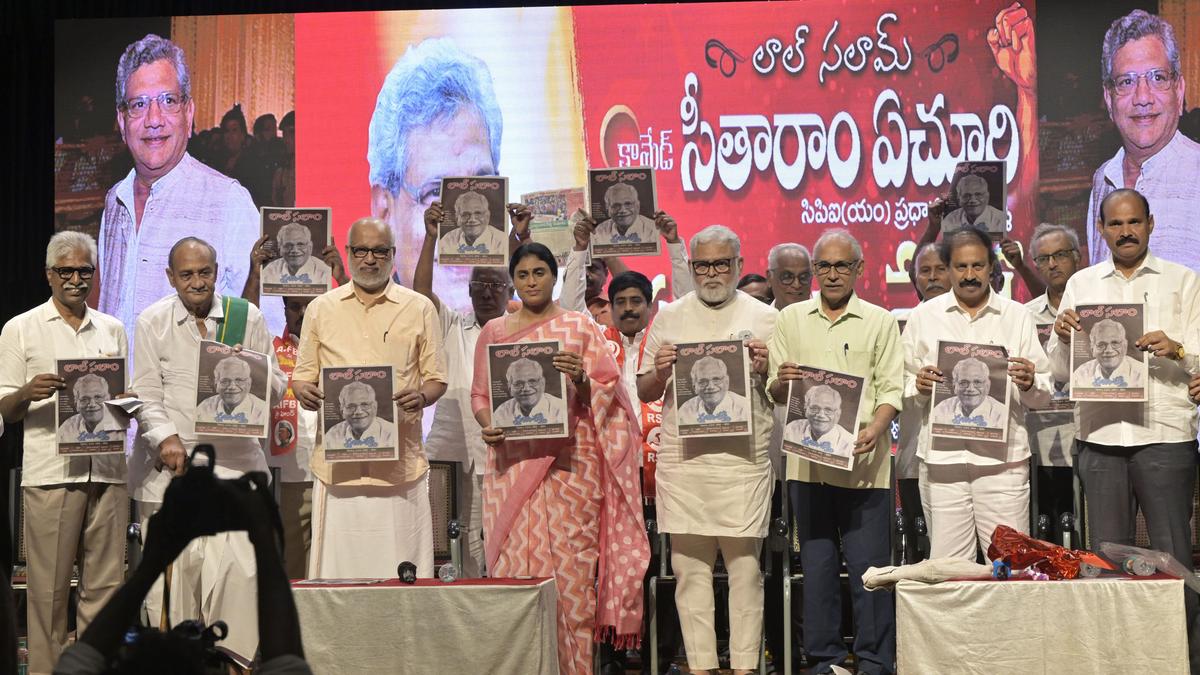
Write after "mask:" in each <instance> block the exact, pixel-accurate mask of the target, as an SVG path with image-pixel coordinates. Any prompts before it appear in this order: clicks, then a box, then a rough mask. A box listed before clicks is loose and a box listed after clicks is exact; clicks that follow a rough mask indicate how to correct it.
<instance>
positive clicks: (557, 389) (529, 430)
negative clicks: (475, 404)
mask: <svg viewBox="0 0 1200 675" xmlns="http://www.w3.org/2000/svg"><path fill="white" fill-rule="evenodd" d="M561 350H562V343H560V342H559V341H558V340H547V341H544V342H514V343H508V344H494V345H488V394H489V396H490V398H491V406H492V426H493V427H495V428H497V429H501V430H503V431H504V437H505V438H507V439H521V440H530V439H534V438H566V437H567V435H568V434H567V378H566V376H565V375H564V374H563V373H562V372H560V371H559V370H558V369H557V368H555V367H554V355H555V354H557V353H558V352H559V351H561Z"/></svg>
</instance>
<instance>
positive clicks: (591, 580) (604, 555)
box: [471, 312, 650, 673]
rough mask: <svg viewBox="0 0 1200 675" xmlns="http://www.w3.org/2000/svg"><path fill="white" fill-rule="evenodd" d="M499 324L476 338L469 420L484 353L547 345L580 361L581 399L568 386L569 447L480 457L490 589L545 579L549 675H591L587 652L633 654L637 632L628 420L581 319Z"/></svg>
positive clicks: (508, 446) (634, 439) (479, 399)
mask: <svg viewBox="0 0 1200 675" xmlns="http://www.w3.org/2000/svg"><path fill="white" fill-rule="evenodd" d="M507 320H508V317H500V318H498V319H495V320H493V321H491V322H489V323H488V324H487V325H486V326H484V328H483V330H482V332H481V333H480V336H479V343H478V345H477V347H476V351H475V377H474V381H473V386H472V388H471V404H472V409H473V410H474V411H480V410H485V409H490V403H489V398H488V388H489V387H488V381H487V373H488V366H487V353H488V352H487V346H488V345H490V344H499V343H509V342H538V341H545V340H558V341H559V342H560V343H561V344H562V350H563V351H565V352H575V353H578V354H581V355H582V356H583V362H584V369H585V371H586V372H587V373H588V376H589V377H590V379H591V397H590V400H589V401H588V402H587V403H582V402H580V401H579V400H578V396H577V394H576V388H575V385H574V384H573V383H571V382H570V381H569V380H568V385H567V392H566V395H567V398H568V401H569V413H570V419H569V424H568V429H569V430H570V431H571V433H572V436H571V437H570V438H564V439H553V440H535V441H506V442H505V443H504V444H502V445H500V446H495V447H490V448H488V459H487V470H486V473H485V474H484V505H483V527H484V544H485V547H486V555H487V565H488V569H489V572H490V574H491V575H492V576H496V577H514V576H548V577H553V578H554V580H555V586H556V587H557V590H558V661H559V667H560V670H561V671H562V672H563V673H590V672H591V669H592V644H593V641H596V640H602V641H609V642H612V643H613V644H614V645H615V646H617V647H618V648H627V647H634V646H636V645H637V644H638V642H639V634H640V631H641V623H642V577H643V576H644V574H645V571H646V566H647V564H648V561H649V558H650V551H649V546H648V543H647V540H646V533H645V527H644V524H643V521H642V511H641V499H640V494H639V488H638V476H637V472H638V460H637V457H638V455H637V453H638V452H639V451H640V447H641V440H640V438H639V435H638V430H637V422H636V417H635V415H634V412H633V406H632V403H631V402H630V401H629V398H628V394H627V393H626V391H625V388H624V386H623V385H622V383H621V379H620V370H619V369H618V367H617V363H616V361H615V360H614V359H613V357H612V354H611V352H610V351H609V348H608V344H607V341H606V340H605V339H604V336H603V334H602V333H601V332H600V329H599V327H597V326H596V324H595V323H594V322H593V321H592V320H591V319H590V318H588V317H585V316H584V315H582V314H579V313H577V312H563V313H561V314H558V315H557V316H554V317H552V318H550V319H547V320H545V321H543V322H542V323H540V324H537V325H535V326H531V327H527V328H523V329H521V330H518V331H513V332H510V331H509V329H508V328H507ZM597 582H598V583H597Z"/></svg>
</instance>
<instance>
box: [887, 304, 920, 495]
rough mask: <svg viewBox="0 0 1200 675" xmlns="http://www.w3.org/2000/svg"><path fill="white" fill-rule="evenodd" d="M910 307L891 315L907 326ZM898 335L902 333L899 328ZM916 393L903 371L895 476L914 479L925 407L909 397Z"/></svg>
mask: <svg viewBox="0 0 1200 675" xmlns="http://www.w3.org/2000/svg"><path fill="white" fill-rule="evenodd" d="M911 312H912V310H911V309H894V310H892V315H893V316H895V317H896V321H897V322H900V324H901V325H902V326H905V327H907V324H908V315H909V313H911ZM900 335H901V336H903V335H904V329H903V328H901V332H900ZM915 393H916V379H915V378H914V377H913V375H912V373H910V372H908V371H907V370H905V371H904V408H902V409H901V410H900V414H899V415H897V416H896V424H898V425H899V426H900V432H899V434H897V437H896V478H906V479H916V478H918V477H919V476H920V472H921V458H919V457H917V449H918V446H919V445H920V440H921V429H922V428H923V427H924V426H925V412H926V410H925V407H924V406H922V404H921V403H920V402H919V401H917V400H914V399H913V398H910V394H915Z"/></svg>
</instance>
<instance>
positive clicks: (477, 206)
mask: <svg viewBox="0 0 1200 675" xmlns="http://www.w3.org/2000/svg"><path fill="white" fill-rule="evenodd" d="M507 204H508V179H507V178H501V177H499V176H465V177H457V178H443V179H442V208H443V209H445V212H446V218H445V219H444V220H443V221H442V223H441V224H440V225H438V264H441V265H470V266H472V267H506V266H507V265H508V228H507V227H506V226H505V222H506V221H505V219H506V218H507V217H508V210H507V208H506V206H507Z"/></svg>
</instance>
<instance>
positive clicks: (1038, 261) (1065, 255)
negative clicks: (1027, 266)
mask: <svg viewBox="0 0 1200 675" xmlns="http://www.w3.org/2000/svg"><path fill="white" fill-rule="evenodd" d="M1076 253H1077V252H1076V250H1075V249H1073V248H1064V249H1063V250H1061V251H1055V252H1054V253H1047V254H1046V255H1039V256H1034V258H1033V264H1035V265H1037V266H1038V267H1045V266H1046V264H1047V263H1049V262H1050V259H1051V258H1054V262H1060V263H1062V262H1066V261H1068V260H1070V259H1071V258H1073V257H1075V255H1076Z"/></svg>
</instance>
